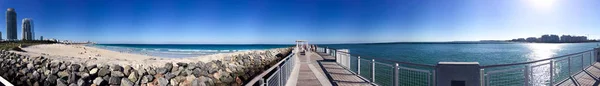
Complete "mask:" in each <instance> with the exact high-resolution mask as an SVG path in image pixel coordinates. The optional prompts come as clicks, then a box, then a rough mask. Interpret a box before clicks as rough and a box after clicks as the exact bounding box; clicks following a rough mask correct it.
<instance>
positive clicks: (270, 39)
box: [0, 0, 600, 44]
mask: <svg viewBox="0 0 600 86" xmlns="http://www.w3.org/2000/svg"><path fill="white" fill-rule="evenodd" d="M0 8H1V9H2V10H3V11H5V10H6V9H7V8H15V9H16V12H17V15H18V17H17V19H18V20H17V22H19V24H18V27H19V30H18V32H19V38H21V35H20V34H21V29H20V27H21V24H20V22H21V19H23V18H32V19H33V20H34V25H35V26H34V28H35V33H36V36H37V37H36V38H39V36H44V37H45V38H57V39H69V40H77V41H85V40H90V41H95V42H99V43H161V44H164V43H201V44H215V43H228V44H238V43H242V44H248V43H251V44H255V43H268V44H272V43H293V42H294V41H295V40H297V39H304V40H309V41H310V42H312V43H355V42H416V41H424V42H432V41H474V40H508V39H512V38H520V37H533V36H535V37H539V36H540V35H543V34H559V35H562V34H571V35H584V36H585V35H589V37H591V38H600V0H0ZM5 15H6V14H5V13H2V16H3V17H2V21H4V20H5V19H6V18H5V17H4V16H5ZM0 26H1V27H2V29H0V32H2V34H3V35H2V37H3V39H6V29H5V27H6V23H4V22H2V23H0Z"/></svg>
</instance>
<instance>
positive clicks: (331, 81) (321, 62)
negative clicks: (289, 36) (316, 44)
mask: <svg viewBox="0 0 600 86" xmlns="http://www.w3.org/2000/svg"><path fill="white" fill-rule="evenodd" d="M295 58H298V60H297V61H299V62H297V63H296V67H294V70H293V72H292V76H291V77H290V80H289V82H290V83H288V84H286V85H287V86H370V85H371V84H369V83H368V82H367V81H365V80H362V79H361V78H359V77H358V76H356V75H354V74H352V73H351V72H350V71H349V70H346V69H344V68H342V67H341V66H340V65H338V64H336V63H335V59H333V57H331V56H328V55H327V54H324V53H316V52H307V53H306V55H300V54H297V55H296V56H295Z"/></svg>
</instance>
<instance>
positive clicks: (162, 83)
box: [158, 77, 169, 86]
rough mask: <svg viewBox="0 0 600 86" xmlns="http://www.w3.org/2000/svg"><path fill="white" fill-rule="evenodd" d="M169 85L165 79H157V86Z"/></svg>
mask: <svg viewBox="0 0 600 86" xmlns="http://www.w3.org/2000/svg"><path fill="white" fill-rule="evenodd" d="M167 85H169V81H168V80H167V79H165V78H162V77H161V78H158V86H167Z"/></svg>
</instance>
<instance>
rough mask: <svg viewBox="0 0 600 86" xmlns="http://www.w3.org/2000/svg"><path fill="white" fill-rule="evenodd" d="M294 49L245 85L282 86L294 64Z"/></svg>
mask: <svg viewBox="0 0 600 86" xmlns="http://www.w3.org/2000/svg"><path fill="white" fill-rule="evenodd" d="M294 54H295V53H294V50H292V52H291V53H290V54H289V55H288V56H286V57H285V58H283V59H282V60H281V61H279V62H278V63H277V64H275V65H273V66H271V68H269V69H267V70H265V71H264V72H262V73H261V74H259V75H257V76H256V77H254V78H253V79H252V80H250V81H249V82H248V83H247V84H246V85H245V86H284V85H286V83H287V81H288V79H289V78H290V75H291V72H292V70H293V69H294V66H295V64H296V58H293V56H294Z"/></svg>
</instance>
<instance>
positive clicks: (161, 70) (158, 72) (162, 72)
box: [156, 68, 167, 74]
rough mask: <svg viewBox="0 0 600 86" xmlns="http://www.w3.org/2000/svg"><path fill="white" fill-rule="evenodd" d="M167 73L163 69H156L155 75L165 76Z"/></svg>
mask: <svg viewBox="0 0 600 86" xmlns="http://www.w3.org/2000/svg"><path fill="white" fill-rule="evenodd" d="M165 73H167V69H165V68H156V74H165Z"/></svg>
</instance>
